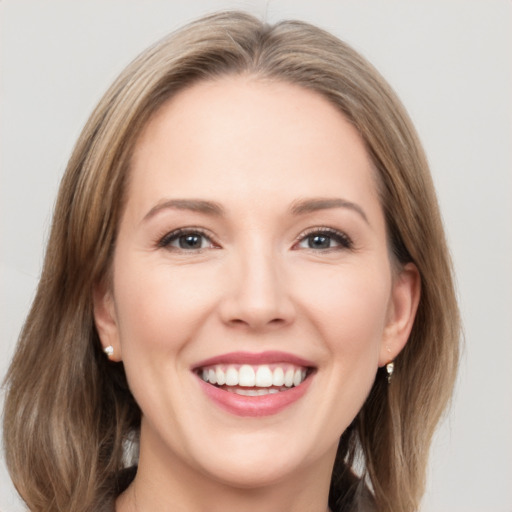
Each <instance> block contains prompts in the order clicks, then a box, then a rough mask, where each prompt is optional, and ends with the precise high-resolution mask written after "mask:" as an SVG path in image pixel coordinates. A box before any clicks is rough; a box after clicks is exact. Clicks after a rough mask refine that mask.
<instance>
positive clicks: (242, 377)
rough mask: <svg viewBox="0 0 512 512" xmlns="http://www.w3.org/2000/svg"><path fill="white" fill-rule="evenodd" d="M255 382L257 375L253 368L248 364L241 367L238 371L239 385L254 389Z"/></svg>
mask: <svg viewBox="0 0 512 512" xmlns="http://www.w3.org/2000/svg"><path fill="white" fill-rule="evenodd" d="M255 382H256V374H255V373H254V370H253V369H252V366H249V365H248V364H244V365H243V366H241V367H240V370H239V371H238V384H240V386H244V387H246V388H252V387H254V384H255Z"/></svg>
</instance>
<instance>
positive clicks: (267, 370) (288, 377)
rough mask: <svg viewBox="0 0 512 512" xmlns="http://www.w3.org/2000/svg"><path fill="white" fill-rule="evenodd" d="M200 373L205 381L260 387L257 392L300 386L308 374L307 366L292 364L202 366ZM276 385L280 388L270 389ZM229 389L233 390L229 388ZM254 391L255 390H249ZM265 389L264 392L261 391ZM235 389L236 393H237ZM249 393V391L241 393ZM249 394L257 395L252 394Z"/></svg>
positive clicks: (229, 385) (221, 384) (225, 384)
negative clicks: (301, 366)
mask: <svg viewBox="0 0 512 512" xmlns="http://www.w3.org/2000/svg"><path fill="white" fill-rule="evenodd" d="M199 375H200V376H201V378H202V379H203V380H204V381H205V382H209V383H210V384H214V385H217V386H227V388H229V387H235V386H239V387H244V388H254V387H256V388H260V389H258V390H254V391H257V392H258V393H257V394H267V393H268V392H272V393H276V392H279V390H286V389H289V388H291V387H293V386H299V385H300V384H301V383H302V382H303V381H304V379H305V378H306V375H307V370H306V369H305V368H300V367H297V366H293V365H290V364H286V363H285V364H283V365H279V366H278V365H277V364H272V365H254V366H251V365H248V364H243V365H241V366H237V365H229V366H226V365H221V364H219V365H213V366H210V367H208V368H202V369H201V370H200V372H199ZM272 386H275V388H280V389H275V388H273V389H269V388H272ZM228 391H232V390H231V389H228ZM249 391H251V393H252V391H253V390H249ZM260 391H263V392H264V393H260ZM237 392H238V390H237V391H235V393H237ZM241 394H245V395H247V393H241ZM247 396H255V395H254V394H250V395H247Z"/></svg>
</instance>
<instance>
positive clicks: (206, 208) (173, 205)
mask: <svg viewBox="0 0 512 512" xmlns="http://www.w3.org/2000/svg"><path fill="white" fill-rule="evenodd" d="M166 209H175V210H189V211H193V212H198V213H204V214H206V215H214V216H216V217H221V216H223V215H224V209H223V208H222V206H221V205H220V204H218V203H215V202H213V201H204V200H202V199H166V200H164V201H161V202H159V203H158V204H156V205H155V206H153V208H151V210H149V212H148V213H146V215H145V216H144V219H143V221H147V220H149V219H150V218H151V217H154V216H155V215H156V214H157V213H158V212H160V211H162V210H166Z"/></svg>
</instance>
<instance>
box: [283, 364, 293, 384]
mask: <svg viewBox="0 0 512 512" xmlns="http://www.w3.org/2000/svg"><path fill="white" fill-rule="evenodd" d="M294 375H295V372H294V371H293V368H288V370H286V373H285V374H284V385H285V386H286V387H287V388H291V387H292V386H293V376H294Z"/></svg>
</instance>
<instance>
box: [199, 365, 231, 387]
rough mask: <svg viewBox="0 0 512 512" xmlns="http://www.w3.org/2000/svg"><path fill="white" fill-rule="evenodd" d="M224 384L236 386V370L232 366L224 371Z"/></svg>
mask: <svg viewBox="0 0 512 512" xmlns="http://www.w3.org/2000/svg"><path fill="white" fill-rule="evenodd" d="M203 375H204V373H203ZM203 379H204V377H203ZM206 382H208V381H206ZM226 386H238V371H237V370H236V369H235V368H233V367H230V368H228V371H227V372H226Z"/></svg>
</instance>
